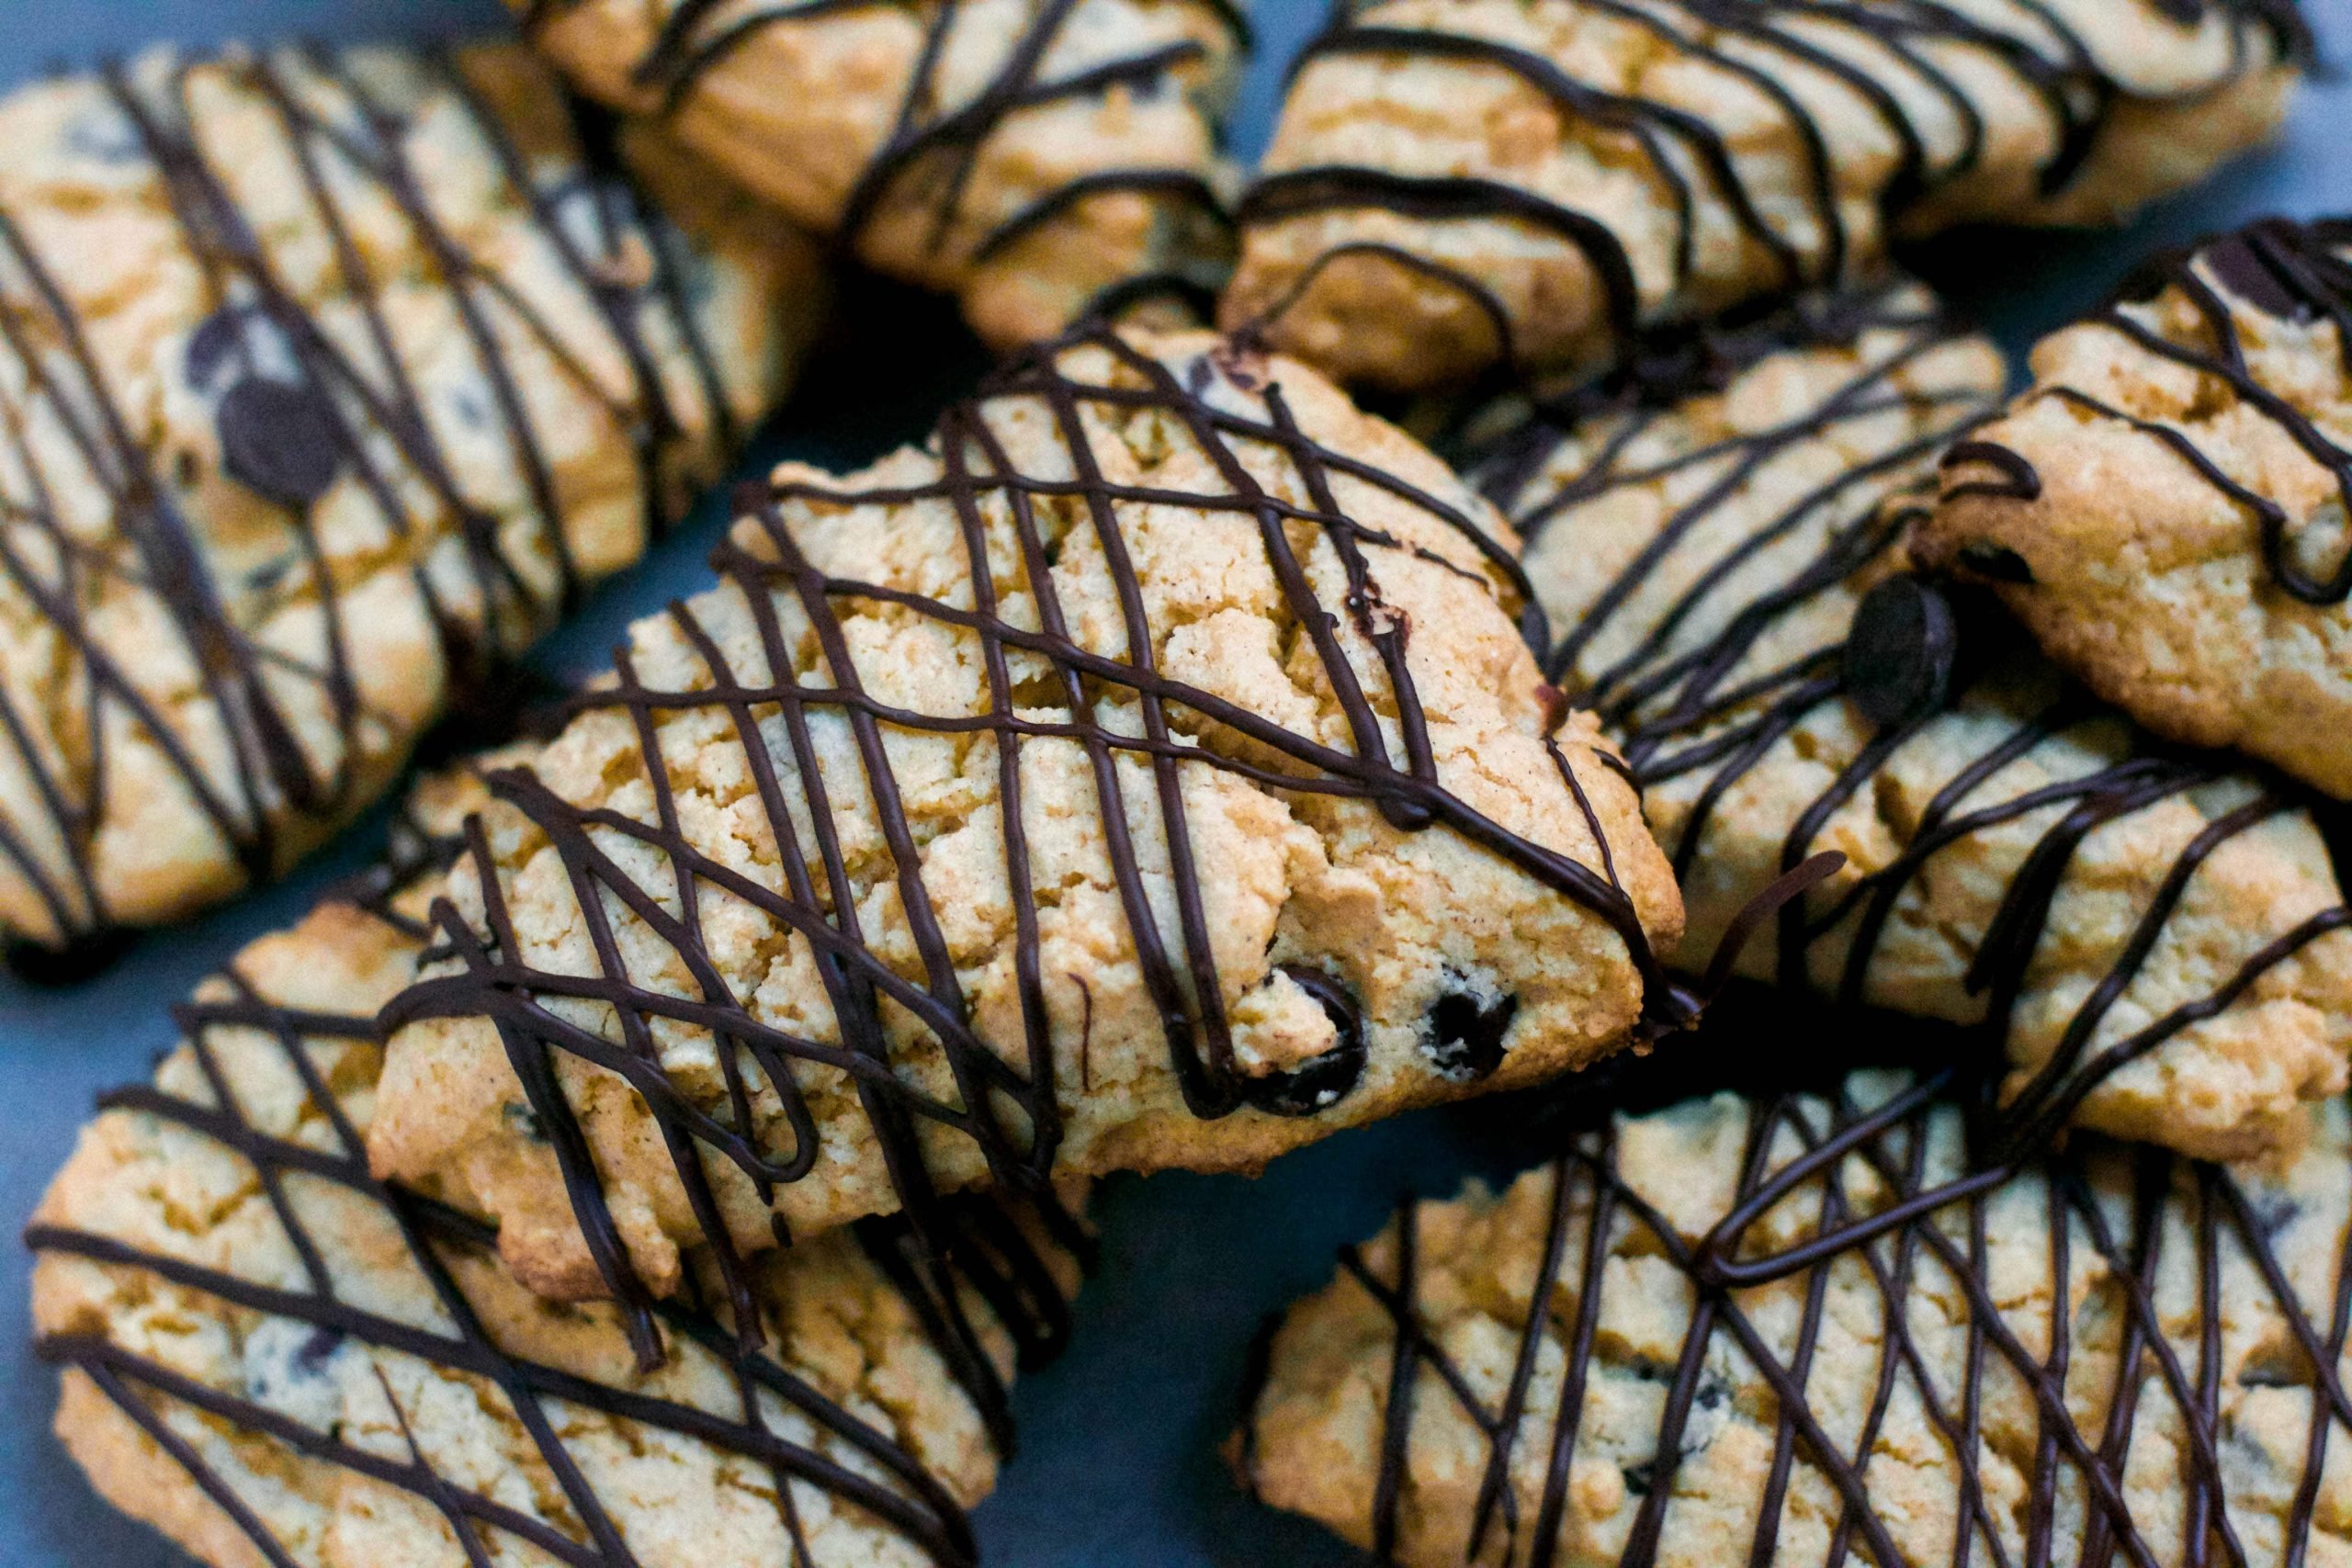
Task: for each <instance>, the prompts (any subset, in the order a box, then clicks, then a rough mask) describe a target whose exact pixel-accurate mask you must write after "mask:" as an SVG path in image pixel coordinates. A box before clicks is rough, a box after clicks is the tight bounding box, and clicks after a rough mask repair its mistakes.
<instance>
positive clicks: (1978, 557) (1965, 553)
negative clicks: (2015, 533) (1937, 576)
mask: <svg viewBox="0 0 2352 1568" xmlns="http://www.w3.org/2000/svg"><path fill="white" fill-rule="evenodd" d="M1960 564H1961V565H1962V566H1964V567H1966V568H1967V569H1968V570H1971V571H1973V572H1974V573H1975V574H1976V575H1977V576H1979V577H1989V578H1991V579H1992V580H1993V581H1996V582H2015V583H2018V584H2019V585H2021V586H2024V587H2029V588H2030V587H2031V586H2032V585H2033V568H2031V567H2030V566H2028V565H2027V564H2026V560H2025V557H2023V556H2021V555H2019V554H2018V553H2017V551H2015V550H2013V549H2010V548H2009V547H2007V545H1987V544H1984V543H1982V542H1978V543H1975V544H1967V545H1962V546H1961V547H1960Z"/></svg>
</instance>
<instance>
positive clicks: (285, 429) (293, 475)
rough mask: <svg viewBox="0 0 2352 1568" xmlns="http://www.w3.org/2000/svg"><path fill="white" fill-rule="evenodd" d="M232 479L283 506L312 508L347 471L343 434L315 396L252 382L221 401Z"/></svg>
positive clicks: (225, 459)
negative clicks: (339, 474) (337, 475)
mask: <svg viewBox="0 0 2352 1568" xmlns="http://www.w3.org/2000/svg"><path fill="white" fill-rule="evenodd" d="M215 417H216V419H217V421H218V422H219V424H220V453H221V462H222V466H223V467H225V468H227V469H228V471H229V477H230V478H231V479H235V480H236V481H237V482H238V483H239V484H242V485H243V486H244V487H245V488H246V489H247V490H250V491H253V492H254V494H256V495H259V496H262V497H263V498H265V499H266V500H269V501H274V502H277V503H278V504H279V505H281V506H308V505H310V504H311V502H315V501H317V500H318V499H319V497H321V496H322V495H324V494H326V492H327V490H328V487H330V486H331V485H333V484H334V476H335V472H336V470H337V469H339V468H342V467H343V451H342V436H341V433H340V432H339V431H338V430H337V429H336V426H335V421H334V414H333V413H332V412H330V411H329V410H328V408H327V406H326V404H325V402H324V400H322V397H321V396H320V394H319V393H317V392H316V391H314V390H311V389H304V388H301V387H289V386H288V385H286V384H285V383H284V382H282V381H266V380H264V379H262V378H259V377H257V376H248V377H246V378H244V379H243V380H241V381H239V382H237V383H236V384H235V385H234V386H232V387H231V388H230V389H229V390H228V391H227V392H226V393H224V394H223V395H222V396H221V399H220V412H219V413H218V414H217V415H216V416H215Z"/></svg>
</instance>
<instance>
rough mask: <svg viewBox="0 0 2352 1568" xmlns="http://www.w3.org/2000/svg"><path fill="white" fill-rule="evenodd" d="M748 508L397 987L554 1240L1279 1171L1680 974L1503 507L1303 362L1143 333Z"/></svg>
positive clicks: (601, 1271)
mask: <svg viewBox="0 0 2352 1568" xmlns="http://www.w3.org/2000/svg"><path fill="white" fill-rule="evenodd" d="M742 509H743V512H744V513H745V515H744V518H743V521H742V522H741V524H739V525H738V526H737V528H736V531H735V534H734V536H733V540H732V542H731V543H730V544H729V546H727V547H724V548H723V549H722V550H721V551H720V552H719V554H718V558H717V565H718V569H719V571H720V574H721V577H722V581H721V584H720V586H718V588H716V589H714V590H712V591H710V592H706V593H703V594H700V595H698V596H697V597H695V599H693V600H691V601H688V602H686V603H684V604H679V605H677V606H675V607H673V610H672V611H671V613H670V614H668V615H660V616H654V617H651V618H649V619H647V620H644V621H641V622H639V624H638V625H637V626H636V627H635V628H634V630H633V632H632V635H631V637H630V640H629V643H628V647H627V648H626V649H624V650H623V654H622V657H621V659H620V662H619V665H618V667H617V669H616V671H615V672H614V674H613V677H612V679H611V680H610V682H608V683H607V684H606V685H605V686H604V688H603V689H602V690H599V691H592V692H590V693H587V694H583V696H582V698H580V699H579V704H578V707H579V716H577V717H576V718H575V719H574V720H573V721H572V722H571V725H570V726H569V728H566V729H565V730H564V731H563V733H562V734H561V735H560V737H558V738H557V739H555V740H553V741H552V742H551V743H550V744H549V745H548V748H547V749H546V750H544V751H543V752H541V753H540V754H539V755H538V756H537V757H536V758H535V759H534V760H533V761H532V762H531V763H530V765H529V766H528V767H526V768H517V769H512V770H508V771H505V772H503V773H494V774H492V776H491V780H490V784H491V789H492V794H493V795H495V796H496V798H497V804H496V805H495V806H494V807H492V809H490V810H488V811H487V812H485V813H484V815H483V818H482V820H481V824H480V827H479V829H478V830H477V831H476V833H475V835H474V838H473V840H472V842H471V844H470V847H469V852H468V854H467V855H466V857H465V858H464V859H463V860H462V861H461V862H460V863H458V866H457V867H456V868H455V869H454V870H453V872H452V874H451V875H450V878H449V884H448V899H447V905H446V906H445V908H443V910H442V912H441V916H440V919H441V922H442V927H443V929H442V931H441V933H440V935H439V937H438V939H437V940H438V942H440V944H441V945H442V946H443V947H444V949H445V950H446V952H447V957H446V958H445V959H443V960H442V961H441V962H439V963H437V964H434V965H432V966H431V967H430V968H428V969H427V970H426V971H425V972H424V975H423V976H422V977H421V978H420V980H419V982H418V984H417V986H416V987H414V988H413V990H412V991H410V992H409V993H407V994H406V995H405V996H403V997H402V998H399V999H398V1000H397V1001H395V1002H394V1003H393V1004H392V1008H391V1012H392V1014H393V1016H395V1017H397V1018H399V1019H401V1020H402V1021H405V1022H406V1024H407V1027H404V1028H402V1029H401V1030H400V1031H399V1032H397V1033H396V1034H395V1035H394V1036H393V1039H392V1043H391V1048H390V1056H389V1059H388V1062H387V1066H386V1072H385V1077H384V1086H383V1089H382V1102H381V1105H380V1107H379V1112H378V1115H377V1117H376V1121H375V1123H374V1126H373V1129H372V1131H371V1134H370V1149H369V1152H370V1154H371V1155H372V1156H373V1157H374V1161H375V1168H376V1169H377V1171H378V1172H379V1175H384V1176H387V1177H399V1178H404V1179H428V1178H430V1179H439V1180H442V1181H444V1182H446V1183H447V1184H448V1189H449V1190H450V1191H452V1192H453V1193H456V1194H458V1195H460V1196H461V1199H462V1201H465V1202H466V1203H468V1204H469V1205H474V1206H478V1207H480V1208H481V1211H482V1212H484V1213H489V1214H491V1215H492V1216H493V1217H494V1218H496V1219H497V1221H498V1222H499V1224H500V1246H501V1248H502V1251H503V1254H504V1256H505V1257H506V1258H507V1260H508V1261H509V1263H510V1264H511V1265H512V1266H513V1267H514V1268H515V1271H516V1272H517V1273H518V1274H519V1275H520V1276H521V1277H522V1278H523V1279H524V1280H526V1282H527V1283H529V1284H530V1285H531V1286H532V1287H533V1288H534V1289H536V1290H537V1291H540V1292H543V1293H545V1294H548V1295H550V1296H554V1297H559V1298H564V1297H582V1296H600V1295H616V1296H618V1297H620V1298H621V1299H622V1300H624V1301H631V1300H636V1299H638V1298H639V1297H640V1296H643V1295H656V1296H658V1295H663V1294H667V1293H669V1292H672V1291H673V1290H674V1289H676V1288H677V1287H678V1285H679V1283H680V1281H681V1278H682V1276H681V1269H680V1265H679V1261H678V1249H679V1247H681V1246H683V1245H688V1244H692V1243H694V1242H695V1241H696V1240H697V1239H700V1238H706V1237H708V1238H715V1239H724V1240H725V1241H726V1242H727V1243H728V1245H729V1247H731V1248H732V1249H733V1252H734V1253H741V1254H745V1255H748V1254H749V1253H751V1252H752V1251H754V1250H756V1249H758V1248H762V1247H770V1246H773V1245H775V1239H776V1237H777V1235H781V1234H784V1232H785V1231H786V1230H789V1231H790V1232H792V1233H813V1232H816V1231H820V1230H822V1229H825V1228H828V1227H830V1226H831V1225H835V1224H842V1223H843V1222H846V1221H848V1220H851V1219H854V1218H855V1217H856V1216H858V1215H861V1214H868V1213H887V1212H892V1211H898V1210H900V1209H902V1208H904V1209H909V1210H912V1211H915V1212H917V1213H920V1211H921V1210H922V1208H923V1207H924V1206H925V1205H927V1204H929V1203H930V1202H932V1201H934V1200H933V1194H934V1193H936V1192H940V1191H946V1190H956V1189H958V1188H962V1187H966V1186H968V1185H971V1184H973V1183H976V1182H980V1181H983V1180H992V1181H993V1182H994V1183H996V1184H997V1185H998V1186H999V1187H1000V1188H1003V1187H1008V1186H1010V1187H1013V1188H1015V1189H1019V1188H1023V1187H1027V1186H1030V1185H1034V1184H1035V1182H1036V1181H1038V1180H1039V1179H1043V1178H1044V1177H1046V1175H1048V1174H1053V1173H1068V1174H1075V1175H1085V1174H1091V1173H1096V1172H1103V1171H1109V1170H1114V1169H1140V1170H1148V1169H1154V1168H1168V1167H1182V1168H1194V1169H1235V1168H1240V1169H1252V1168H1257V1167H1259V1166H1261V1165H1262V1164H1263V1163H1264V1162H1265V1161H1266V1160H1268V1159H1269V1158H1271V1157H1272V1156H1275V1155H1277V1154H1279V1153H1281V1152H1283V1150H1285V1149H1289V1148H1292V1147H1295V1146H1296V1145H1302V1144H1305V1143H1307V1142H1310V1141H1312V1140H1314V1139H1317V1138H1319V1137H1321V1136H1323V1135H1324V1134H1328V1133H1330V1132H1332V1131H1334V1130H1336V1129H1338V1128H1341V1127H1346V1126H1351V1125H1354V1124H1357V1123H1360V1122H1367V1121H1370V1120H1372V1119H1374V1118H1375V1117H1380V1116H1384V1115H1387V1114H1389V1113H1392V1112H1394V1111H1399V1110H1403V1109H1405V1108H1407V1107H1409V1106H1413V1105H1419V1104H1423V1103H1427V1102H1430V1101H1433V1100H1443V1099H1448V1098H1453V1097H1457V1096H1461V1095H1465V1094H1470V1093H1475V1092H1478V1091H1481V1090H1486V1089H1502V1088H1506V1087H1510V1086H1513V1085H1521V1084H1527V1083H1532V1082H1534V1081H1536V1080H1538V1079H1543V1078H1548V1077H1553V1076H1555V1075H1556V1074H1559V1073H1561V1072H1564V1071H1566V1070H1567V1069H1570V1068H1574V1067H1577V1066H1581V1065H1583V1064H1585V1063H1588V1062H1590V1061H1592V1060H1594V1059H1596V1058H1598V1057H1600V1056H1601V1055H1605V1054H1607V1053H1609V1052H1611V1051H1612V1050H1615V1049H1617V1048H1618V1047H1619V1046H1621V1045H1622V1044H1623V1043H1626V1042H1627V1040H1628V1039H1629V1037H1632V1038H1634V1039H1637V1040H1638V1039H1642V1038H1646V1037H1648V1033H1649V1032H1652V1031H1655V1030H1657V1029H1662V1028H1666V1027H1670V1026H1672V1025H1674V1024H1676V1023H1678V1022H1679V1021H1680V1017H1679V1014H1678V1013H1677V1011H1676V1010H1677V1009H1678V1007H1679V1006H1680V1005H1682V1004H1683V1003H1684V1002H1686V1001H1687V999H1688V998H1684V997H1683V996H1681V994H1680V993H1678V992H1675V991H1673V990H1671V989H1670V988H1669V987H1668V986H1667V985H1666V984H1665V982H1664V981H1663V979H1662V977H1661V976H1660V974H1659V970H1658V957H1657V955H1658V954H1659V953H1664V952H1665V951H1667V950H1668V949H1669V948H1671V946H1672V944H1673V942H1674V938H1675V935H1676V931H1677V930H1678V928H1679V924H1680V918H1681V917H1680V910H1679V902H1678V900H1677V898H1676V895H1675V891H1674V886H1673V882H1672V879H1671V877H1670V876H1669V875H1668V872H1667V867H1666V862H1665V859H1664V857H1663V856H1662V855H1661V854H1660V853H1659V852H1658V851H1657V846H1656V845H1655V844H1654V843H1653V842H1652V841H1651V840H1650V839H1649V836H1648V834H1647V833H1646V831H1645V829H1643V827H1642V825H1641V817H1640V809H1639V807H1638V805H1637V803H1636V801H1635V798H1634V792H1633V790H1632V788H1631V787H1630V786H1629V785H1628V784H1627V783H1626V782H1625V780H1624V779H1623V777H1622V776H1621V775H1620V774H1619V773H1618V772H1617V771H1616V766H1615V758H1614V756H1613V754H1612V753H1611V751H1610V750H1609V749H1608V747H1607V746H1606V744H1605V743H1604V742H1602V741H1601V740H1600V739H1599V737H1598V736H1597V734H1596V733H1595V730H1594V727H1593V722H1592V720H1591V718H1590V716H1589V715H1583V714H1573V713H1570V712H1569V711H1568V710H1567V709H1566V707H1565V706H1563V705H1560V704H1559V703H1558V702H1557V694H1556V693H1554V692H1552V691H1551V690H1550V689H1549V688H1548V687H1545V686H1544V685H1543V684H1542V682H1541V681H1540V678H1539V677H1538V675H1537V673H1536V669H1535V663H1534V660H1533V659H1532V656H1531V655H1530V653H1529V651H1528V649H1527V647H1526V645H1525V643H1524V642H1523V641H1522V640H1521V636H1520V631H1519V625H1518V621H1517V619H1516V616H1517V615H1518V612H1519V611H1520V610H1521V607H1522V604H1523V600H1522V597H1521V593H1520V592H1519V589H1518V587H1517V580H1516V576H1515V570H1514V569H1513V568H1511V567H1510V556H1509V552H1508V550H1507V549H1506V548H1505V547H1503V546H1502V545H1501V544H1500V543H1499V542H1498V538H1497V537H1496V535H1498V534H1499V533H1500V532H1501V525H1500V523H1499V520H1498V519H1497V518H1496V517H1495V516H1494V515H1493V513H1492V512H1491V510H1490V509H1489V508H1487V506H1486V504H1485V503H1484V502H1481V501H1479V500H1478V498H1477V497H1476V495H1475V494H1474V493H1472V492H1471V491H1469V490H1467V489H1466V488H1465V487H1464V486H1463V484H1462V483H1461V482H1460V481H1459V480H1458V479H1455V478H1454V477H1453V475H1452V473H1451V472H1450V471H1449V470H1448V469H1447V468H1445V467H1444V466H1443V465H1442V463H1440V462H1439V461H1438V460H1437V459H1436V458H1435V457H1431V456H1430V454H1429V453H1428V452H1427V451H1426V450H1424V449H1422V448H1421V447H1419V446H1418V445H1416V444H1415V443H1414V442H1413V441H1412V440H1410V439H1409V438H1408V437H1407V436H1406V435H1404V434H1402V433H1400V432H1399V431H1397V430H1396V429H1395V428H1394V427H1392V426H1390V425H1388V424H1386V423H1383V422H1381V421H1379V420H1376V419H1373V418H1370V417H1368V416H1365V415H1363V414H1361V413H1359V412H1356V410H1355V409H1354V408H1353V407H1352V406H1351V404H1350V403H1349V402H1348V400H1346V399H1345V398H1344V397H1343V396H1342V395H1341V394H1340V393H1339V392H1338V391H1336V390H1334V389H1332V388H1331V387H1330V385H1329V383H1327V382H1325V381H1323V380H1322V379H1321V378H1318V377H1317V376H1315V375H1314V374H1313V373H1312V372H1310V371H1308V370H1306V369H1305V368H1304V367H1300V366H1298V365H1297V364H1295V363H1294V362H1290V361H1286V360H1282V359H1270V358H1265V357H1261V356H1259V355H1255V354H1253V353H1250V352H1247V351H1244V350H1241V349H1238V348H1236V347H1234V346H1233V345H1231V344H1227V342H1225V341H1224V340H1221V339H1219V338H1216V336H1214V335H1213V334H1209V333H1184V334H1174V335H1151V334H1114V333H1110V332H1108V331H1105V330H1090V331H1089V332H1087V333H1083V334H1081V335H1080V336H1078V337H1075V338H1072V339H1070V340H1068V341H1066V342H1064V343H1062V344H1057V345H1056V346H1055V347H1053V348H1052V349H1050V350H1046V351H1041V352H1039V353H1037V354H1035V355H1032V356H1030V357H1029V358H1027V359H1026V360H1024V361H1023V362H1021V363H1018V364H1016V365H1014V366H1012V367H1009V368H1008V369H1006V370H1005V371H1004V372H1002V373H1001V375H1000V377H999V378H997V379H995V380H994V381H993V382H992V383H990V385H989V387H988V388H987V389H985V390H984V392H983V393H982V395H981V396H980V397H979V398H978V400H974V401H971V402H967V403H964V404H960V405H957V406H955V407H953V408H951V409H950V410H949V411H948V412H946V413H945V414H944V415H943V416H942V419H941V422H940V425H939V432H938V434H937V436H936V437H935V438H934V440H933V442H932V443H931V444H930V445H929V446H925V447H923V448H921V449H916V448H908V449H905V450H902V451H900V452H899V453H897V454H895V455H893V456H891V457H885V458H883V459H882V460H881V461H879V462H878V463H876V465H874V466H873V467H872V468H867V469H865V471H863V472H861V473H857V474H854V475H851V476H847V477H836V476H831V475H826V474H822V473H819V472H816V471H814V470H812V469H809V468H801V467H797V466H789V465H788V466H786V467H785V468H781V469H779V470H778V471H777V472H776V474H775V477H774V479H773V482H772V483H771V484H769V485H766V486H752V487H750V489H749V491H748V492H747V493H746V494H745V495H744V497H743V500H742ZM982 565H984V568H985V570H976V567H978V566H982Z"/></svg>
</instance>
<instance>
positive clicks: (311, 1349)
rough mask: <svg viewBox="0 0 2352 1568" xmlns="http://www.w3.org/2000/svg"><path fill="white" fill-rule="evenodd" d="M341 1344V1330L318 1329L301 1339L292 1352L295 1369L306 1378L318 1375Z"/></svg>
mask: <svg viewBox="0 0 2352 1568" xmlns="http://www.w3.org/2000/svg"><path fill="white" fill-rule="evenodd" d="M342 1345H343V1330H341V1329H339V1328H323V1327H322V1328H320V1329H318V1330H317V1331H316V1332H314V1333H313V1334H312V1335H311V1337H309V1338H308V1339H305V1340H303V1341H302V1348H300V1349H299V1350H297V1351H295V1352H294V1370H295V1371H296V1372H298V1373H300V1375H302V1376H303V1377H306V1378H315V1377H317V1376H319V1375H320V1374H321V1373H322V1371H324V1370H325V1368H326V1364H327V1359H328V1358H329V1357H331V1356H333V1355H334V1353H335V1351H336V1350H338V1349H339V1348H342Z"/></svg>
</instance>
